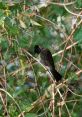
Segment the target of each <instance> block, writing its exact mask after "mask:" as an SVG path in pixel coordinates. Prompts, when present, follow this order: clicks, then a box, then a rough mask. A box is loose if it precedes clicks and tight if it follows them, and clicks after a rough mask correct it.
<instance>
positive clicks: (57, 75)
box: [51, 68, 62, 82]
mask: <svg viewBox="0 0 82 117" xmlns="http://www.w3.org/2000/svg"><path fill="white" fill-rule="evenodd" d="M51 73H52V75H53V76H54V78H55V79H56V81H57V82H58V81H60V80H61V79H62V76H61V74H60V73H58V72H57V71H56V70H55V68H53V69H51Z"/></svg>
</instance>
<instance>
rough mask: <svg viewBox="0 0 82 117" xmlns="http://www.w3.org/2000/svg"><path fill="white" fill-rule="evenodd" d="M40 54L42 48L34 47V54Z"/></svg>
mask: <svg viewBox="0 0 82 117" xmlns="http://www.w3.org/2000/svg"><path fill="white" fill-rule="evenodd" d="M40 52H41V48H40V46H39V45H35V47H34V53H37V54H40Z"/></svg>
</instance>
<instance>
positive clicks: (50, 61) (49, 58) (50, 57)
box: [46, 49, 55, 68]
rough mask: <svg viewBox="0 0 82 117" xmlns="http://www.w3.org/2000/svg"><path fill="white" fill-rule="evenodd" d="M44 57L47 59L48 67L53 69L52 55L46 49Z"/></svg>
mask: <svg viewBox="0 0 82 117" xmlns="http://www.w3.org/2000/svg"><path fill="white" fill-rule="evenodd" d="M46 57H47V59H48V61H49V64H50V66H52V67H54V68H55V66H54V60H53V57H52V54H51V52H50V51H49V50H48V49H47V52H46Z"/></svg>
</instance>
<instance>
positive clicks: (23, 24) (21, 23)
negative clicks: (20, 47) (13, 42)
mask: <svg viewBox="0 0 82 117" xmlns="http://www.w3.org/2000/svg"><path fill="white" fill-rule="evenodd" d="M19 22H20V25H21V27H22V28H24V29H25V28H26V25H25V23H24V22H23V21H22V20H19Z"/></svg>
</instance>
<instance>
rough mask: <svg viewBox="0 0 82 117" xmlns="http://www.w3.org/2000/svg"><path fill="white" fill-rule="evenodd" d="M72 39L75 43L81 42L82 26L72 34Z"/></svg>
mask: <svg viewBox="0 0 82 117" xmlns="http://www.w3.org/2000/svg"><path fill="white" fill-rule="evenodd" d="M74 39H75V40H76V41H82V26H81V27H80V28H78V29H77V30H76V32H75V34H74Z"/></svg>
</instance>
